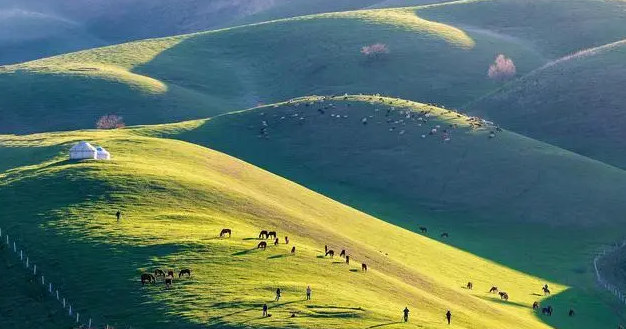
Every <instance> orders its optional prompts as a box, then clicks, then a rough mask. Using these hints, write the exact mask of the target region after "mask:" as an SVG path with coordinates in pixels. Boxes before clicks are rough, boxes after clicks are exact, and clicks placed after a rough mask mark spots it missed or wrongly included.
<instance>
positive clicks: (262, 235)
mask: <svg viewBox="0 0 626 329" xmlns="http://www.w3.org/2000/svg"><path fill="white" fill-rule="evenodd" d="M267 238H268V235H267V231H265V230H263V231H261V233H259V239H267Z"/></svg>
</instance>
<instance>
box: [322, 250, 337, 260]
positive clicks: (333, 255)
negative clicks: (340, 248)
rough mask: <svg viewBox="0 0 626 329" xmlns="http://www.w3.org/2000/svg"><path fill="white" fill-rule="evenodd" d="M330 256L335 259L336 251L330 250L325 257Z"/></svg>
mask: <svg viewBox="0 0 626 329" xmlns="http://www.w3.org/2000/svg"><path fill="white" fill-rule="evenodd" d="M328 255H330V258H333V257H335V251H334V250H332V249H331V250H329V251H327V252H326V254H325V255H324V257H326V256H328Z"/></svg>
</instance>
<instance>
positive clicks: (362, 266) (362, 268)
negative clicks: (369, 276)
mask: <svg viewBox="0 0 626 329" xmlns="http://www.w3.org/2000/svg"><path fill="white" fill-rule="evenodd" d="M361 271H364V272H367V264H365V263H363V264H361Z"/></svg>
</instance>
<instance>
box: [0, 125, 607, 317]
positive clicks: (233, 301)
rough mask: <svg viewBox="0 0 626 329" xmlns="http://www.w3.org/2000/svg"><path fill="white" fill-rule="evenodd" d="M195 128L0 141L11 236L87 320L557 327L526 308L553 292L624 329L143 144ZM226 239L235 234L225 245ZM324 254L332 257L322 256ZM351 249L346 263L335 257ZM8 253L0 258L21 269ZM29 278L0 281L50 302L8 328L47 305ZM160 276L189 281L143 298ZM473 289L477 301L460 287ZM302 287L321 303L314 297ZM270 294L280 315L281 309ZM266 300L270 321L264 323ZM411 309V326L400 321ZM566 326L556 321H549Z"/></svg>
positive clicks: (219, 164)
mask: <svg viewBox="0 0 626 329" xmlns="http://www.w3.org/2000/svg"><path fill="white" fill-rule="evenodd" d="M193 125H195V123H193V122H192V123H186V124H183V125H176V126H161V127H142V128H136V129H132V130H116V131H78V132H67V133H54V134H50V133H48V134H38V135H28V136H22V137H16V136H0V163H3V164H7V165H6V167H5V168H3V169H1V170H0V206H1V207H2V209H3V211H2V213H0V227H2V232H3V234H7V233H9V234H10V235H11V239H12V240H13V239H15V240H17V243H18V245H19V246H20V248H24V249H25V251H26V253H27V255H29V256H30V259H31V260H33V261H34V262H36V263H37V264H38V269H39V273H40V274H43V275H45V277H46V279H47V280H48V281H49V282H53V283H54V284H55V287H56V288H57V289H59V290H60V291H61V293H62V296H63V297H66V298H68V300H69V301H71V304H72V305H73V307H74V308H73V310H74V312H79V313H80V314H81V318H82V319H86V318H87V317H90V318H93V321H94V325H97V326H98V327H102V325H104V324H106V323H109V324H112V325H113V326H115V327H118V328H119V327H126V326H132V327H133V328H152V329H160V328H206V327H220V328H239V327H242V326H245V327H255V328H257V327H258V328H284V327H290V328H336V327H341V328H363V327H375V326H386V327H388V328H400V327H402V328H406V327H407V326H408V327H410V328H418V327H426V328H448V325H447V324H446V323H444V318H443V315H444V314H445V312H446V310H448V309H450V310H451V311H452V312H453V325H452V326H451V327H452V328H461V327H462V328H474V329H478V328H494V329H495V328H502V327H515V328H529V329H530V328H533V329H534V328H549V327H550V326H549V325H547V324H543V323H542V322H541V320H546V318H545V317H543V318H539V317H538V316H536V314H535V313H533V312H532V310H531V308H530V305H531V304H532V302H533V301H535V300H543V299H545V297H542V296H533V295H532V293H533V292H537V291H540V290H539V289H540V287H541V286H542V285H543V284H544V283H546V282H548V283H549V284H550V287H551V289H552V292H553V294H554V295H553V297H548V298H547V299H545V303H549V304H551V305H554V307H555V308H556V309H559V310H564V309H566V308H567V307H569V305H572V303H574V302H575V303H576V305H579V306H580V307H581V308H583V307H584V309H585V310H586V311H588V312H589V313H588V314H585V315H582V314H581V316H580V317H579V318H577V321H576V322H575V323H576V325H575V326H573V327H571V328H588V327H589V326H590V325H593V324H596V325H601V326H606V327H609V326H611V325H613V324H614V323H615V322H616V321H617V319H616V318H615V316H614V315H613V314H612V313H611V312H610V310H608V309H607V308H606V307H604V306H602V305H601V304H597V303H596V304H594V303H593V302H594V301H596V300H595V299H580V298H578V299H573V296H574V297H575V296H577V291H578V292H579V290H578V289H576V288H569V287H567V286H565V285H563V284H561V283H559V282H552V281H549V280H547V279H546V278H539V277H534V276H531V275H528V274H525V273H522V272H519V271H517V270H514V269H510V268H507V267H505V266H502V265H498V264H496V263H494V262H491V261H488V260H485V259H483V258H480V257H477V256H474V255H471V254H469V253H466V252H463V251H460V250H458V249H456V248H453V247H450V246H447V245H445V244H443V243H441V242H438V241H436V240H435V239H431V238H429V237H423V236H420V235H417V234H415V233H412V232H409V231H406V230H403V229H400V228H398V227H396V226H393V225H390V224H387V223H385V222H382V221H380V220H378V219H376V218H373V217H371V216H368V215H366V214H364V213H362V212H359V211H357V210H355V209H352V208H349V207H346V206H344V205H341V204H340V203H337V202H335V201H333V200H331V199H329V198H326V197H324V196H322V195H320V194H317V193H315V192H312V191H310V190H307V189H306V188H303V187H302V186H299V185H297V184H294V183H292V182H290V181H288V180H285V179H283V178H280V177H278V176H276V175H273V174H270V173H268V172H266V171H263V170H260V169H259V168H256V167H254V166H252V165H250V164H247V163H245V162H243V161H240V160H237V159H235V158H232V157H230V156H227V155H225V154H222V153H219V152H216V151H212V150H209V149H206V148H203V147H200V146H197V145H192V144H189V143H185V142H181V141H174V140H167V139H160V138H152V137H142V136H138V135H137V134H144V135H146V134H154V135H156V134H166V133H172V132H173V131H172V129H187V130H188V129H192V128H193ZM79 140H88V141H91V142H92V143H93V144H94V145H103V146H105V147H106V148H107V149H108V150H109V151H110V152H111V153H112V156H113V160H111V161H104V162H96V161H80V162H69V161H67V160H66V159H67V150H68V148H69V147H70V146H71V145H72V144H73V143H75V142H77V141H79ZM15 205H21V206H19V207H16V206H15ZM117 210H121V211H122V214H123V215H122V221H121V223H116V220H115V216H114V214H115V212H116V211H117ZM420 219H421V218H420ZM223 228H231V229H232V233H233V234H232V237H227V238H222V239H220V238H218V233H219V232H220V230H221V229H223ZM263 229H266V230H267V229H269V230H277V231H278V237H279V245H278V246H273V245H272V243H271V242H272V241H271V240H270V241H268V242H269V243H270V246H269V247H268V250H266V251H262V250H257V249H256V246H257V244H258V243H259V240H257V235H258V233H259V231H260V230H263ZM451 233H452V234H453V235H452V237H453V238H456V237H455V236H454V235H455V234H457V232H456V231H451ZM285 236H289V238H290V242H289V245H285V244H284V240H283V238H284V237H285ZM325 244H326V245H328V246H330V247H331V248H332V249H334V250H335V252H336V255H335V257H337V258H334V259H331V258H330V257H326V258H324V257H323V245H325ZM292 246H295V247H296V248H297V249H296V253H295V255H292V254H290V248H291V247H292ZM344 248H345V249H346V250H347V252H348V255H350V257H351V262H350V265H346V264H345V261H344V260H343V259H342V258H341V257H339V255H338V253H339V251H340V250H341V249H344ZM10 253H11V252H9V251H7V250H4V251H2V252H1V253H0V257H2V258H3V261H4V257H7V262H8V257H13V259H12V260H11V262H14V259H15V257H16V256H15V255H14V254H10ZM361 262H365V263H367V264H368V265H369V271H368V272H365V273H364V272H362V271H361ZM19 267H21V266H20V265H18V268H17V269H15V270H11V272H10V273H11V274H13V273H15V275H11V276H7V277H5V278H4V279H5V284H7V285H10V286H16V287H17V286H20V285H26V286H27V287H28V289H31V290H32V291H34V292H36V293H38V294H40V296H41V299H39V300H37V301H28V303H18V302H19V301H22V300H23V299H21V296H13V298H11V299H8V300H7V299H6V298H3V301H2V305H3V306H7V307H10V309H12V310H13V312H12V313H10V314H3V317H1V318H0V326H2V327H3V328H5V327H6V326H7V324H13V323H17V324H20V323H25V321H26V320H25V319H26V318H28V319H30V320H31V321H32V320H33V319H40V318H42V317H43V318H45V317H46V316H47V314H45V313H35V312H38V311H39V310H40V309H41V308H40V306H41V307H42V308H43V306H45V305H46V303H48V302H47V301H49V299H50V298H52V297H49V296H47V294H46V293H43V292H42V291H41V290H43V289H42V288H39V287H38V284H35V285H34V286H33V285H32V284H30V286H29V284H28V283H25V282H26V280H27V279H28V278H29V275H28V274H27V273H26V269H22V272H23V274H20V272H19V271H20V270H21V269H20V268H19ZM155 268H161V269H169V268H172V269H175V270H180V269H182V268H190V269H191V271H192V276H191V278H189V279H186V278H182V279H178V277H177V278H176V279H175V281H174V285H173V288H172V289H165V288H164V287H163V282H162V281H160V280H159V283H158V285H147V286H145V287H142V286H141V284H140V282H139V276H140V274H141V273H143V272H147V271H152V270H153V269H155ZM3 273H4V272H3ZM5 274H6V273H5ZM468 280H471V281H473V283H474V287H475V290H471V291H470V290H466V289H463V288H462V287H463V286H464V285H465V284H466V283H467V281H468ZM307 285H310V286H311V287H312V289H313V300H312V301H305V300H304V293H305V289H306V287H307ZM492 285H498V286H499V287H500V288H501V289H503V290H505V291H507V292H508V293H509V294H510V296H511V300H510V302H508V303H505V302H501V301H500V299H499V298H497V297H496V296H494V295H493V294H489V293H488V292H487V290H488V288H489V287H491V286H492ZM276 288H281V290H282V292H283V294H282V298H281V300H280V302H273V299H274V291H275V289H276ZM38 289H41V290H38ZM5 290H6V289H5ZM9 291H11V292H12V291H14V290H9ZM18 297H19V298H18ZM12 300H13V301H15V303H11V301H12ZM33 303H34V304H33ZM38 303H40V304H41V305H40V304H38ZM264 303H267V304H268V305H269V312H270V313H271V314H272V315H273V316H272V317H271V318H263V317H261V307H262V305H263V304H264ZM55 304H56V303H55ZM406 306H408V307H409V309H410V310H411V319H410V322H409V324H401V323H400V320H399V319H400V318H401V315H402V309H403V308H404V307H406ZM62 312H66V310H65V311H62ZM293 313H295V314H296V316H295V317H291V314H293ZM83 321H84V320H83ZM567 321H568V318H567V316H566V315H565V313H563V312H562V311H561V312H560V313H558V314H555V316H554V317H552V318H550V319H549V323H551V324H553V323H567ZM38 328H42V329H45V328H58V323H55V322H51V321H48V322H43V323H41V324H40V325H39V326H38Z"/></svg>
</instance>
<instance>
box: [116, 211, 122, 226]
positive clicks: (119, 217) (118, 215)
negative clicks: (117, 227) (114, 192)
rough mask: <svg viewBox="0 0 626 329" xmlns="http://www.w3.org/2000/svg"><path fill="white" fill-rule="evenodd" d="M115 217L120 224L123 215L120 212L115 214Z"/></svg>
mask: <svg viewBox="0 0 626 329" xmlns="http://www.w3.org/2000/svg"><path fill="white" fill-rule="evenodd" d="M115 217H117V222H118V223H119V222H120V219H121V218H122V213H121V212H120V211H119V210H118V211H117V212H116V213H115Z"/></svg>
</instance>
